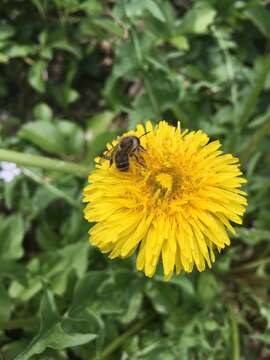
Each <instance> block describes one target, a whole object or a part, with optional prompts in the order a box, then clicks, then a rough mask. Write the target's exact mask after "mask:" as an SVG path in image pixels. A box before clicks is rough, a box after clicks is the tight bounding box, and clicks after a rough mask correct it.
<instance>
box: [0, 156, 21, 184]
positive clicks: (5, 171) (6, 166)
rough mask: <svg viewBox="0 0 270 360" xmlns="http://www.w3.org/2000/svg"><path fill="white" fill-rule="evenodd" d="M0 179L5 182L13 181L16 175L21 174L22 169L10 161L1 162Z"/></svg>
mask: <svg viewBox="0 0 270 360" xmlns="http://www.w3.org/2000/svg"><path fill="white" fill-rule="evenodd" d="M1 168H2V169H1V170H0V179H2V180H4V182H7V183H8V182H11V181H12V180H13V179H14V178H15V177H16V176H18V175H20V174H21V170H20V169H19V168H18V167H17V165H16V164H14V163H12V162H8V161H2V162H1Z"/></svg>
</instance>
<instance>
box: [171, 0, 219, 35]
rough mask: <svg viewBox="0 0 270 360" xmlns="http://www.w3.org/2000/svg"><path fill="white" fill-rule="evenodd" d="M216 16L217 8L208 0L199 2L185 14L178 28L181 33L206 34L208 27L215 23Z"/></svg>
mask: <svg viewBox="0 0 270 360" xmlns="http://www.w3.org/2000/svg"><path fill="white" fill-rule="evenodd" d="M215 17H216V10H215V9H213V8H212V7H211V5H210V4H208V3H206V2H198V3H196V4H195V5H194V7H193V8H192V9H191V10H190V11H189V12H188V13H187V14H186V15H185V17H184V18H183V20H182V22H181V23H180V26H179V27H178V30H179V31H180V32H181V33H185V34H187V33H189V34H204V33H206V32H207V31H208V27H209V26H210V25H211V24H213V22H214V20H215Z"/></svg>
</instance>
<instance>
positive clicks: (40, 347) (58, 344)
mask: <svg viewBox="0 0 270 360" xmlns="http://www.w3.org/2000/svg"><path fill="white" fill-rule="evenodd" d="M40 313H41V323H40V329H39V332H38V334H37V336H35V338H34V339H33V340H32V342H31V343H30V344H29V345H28V347H27V348H26V349H25V350H24V351H23V352H22V353H20V354H19V355H18V356H17V357H16V358H15V360H28V359H30V358H31V357H32V356H33V355H36V354H41V353H42V352H43V351H44V350H45V349H46V348H47V347H48V348H52V349H56V350H63V349H65V348H67V347H73V346H78V345H82V344H85V343H88V342H89V341H92V340H94V339H95V338H96V335H95V334H79V333H72V334H68V333H66V332H65V331H64V329H63V327H62V325H61V318H60V317H59V315H58V313H57V309H56V305H55V302H54V299H53V297H52V295H51V293H49V292H48V291H46V292H45V294H44V296H43V298H42V302H41V307H40Z"/></svg>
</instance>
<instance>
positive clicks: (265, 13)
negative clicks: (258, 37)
mask: <svg viewBox="0 0 270 360" xmlns="http://www.w3.org/2000/svg"><path fill="white" fill-rule="evenodd" d="M244 14H245V15H246V17H247V18H248V19H250V20H251V21H252V22H253V24H254V25H255V26H257V28H258V29H259V30H260V31H261V33H262V34H263V35H264V36H266V37H267V38H269V37H270V11H269V10H267V9H266V8H265V7H264V6H255V7H252V8H250V9H247V10H246V11H245V13H244Z"/></svg>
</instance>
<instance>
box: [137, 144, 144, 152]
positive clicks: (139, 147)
mask: <svg viewBox="0 0 270 360" xmlns="http://www.w3.org/2000/svg"><path fill="white" fill-rule="evenodd" d="M138 150H139V151H143V152H146V150H145V148H144V147H143V146H142V145H139V146H138Z"/></svg>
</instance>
